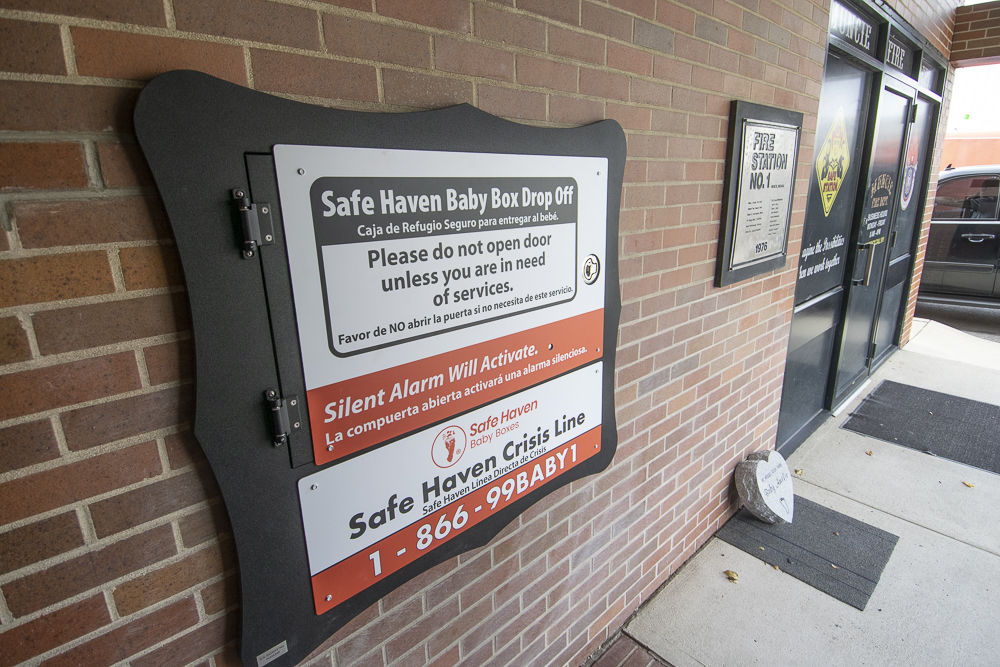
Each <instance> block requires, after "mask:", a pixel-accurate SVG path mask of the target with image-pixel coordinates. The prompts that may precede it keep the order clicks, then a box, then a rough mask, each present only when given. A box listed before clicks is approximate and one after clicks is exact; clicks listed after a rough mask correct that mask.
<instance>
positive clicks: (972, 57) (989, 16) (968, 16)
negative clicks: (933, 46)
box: [951, 2, 1000, 66]
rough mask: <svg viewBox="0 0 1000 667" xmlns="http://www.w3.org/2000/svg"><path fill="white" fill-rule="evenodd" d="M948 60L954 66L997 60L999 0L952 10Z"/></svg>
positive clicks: (999, 58)
mask: <svg viewBox="0 0 1000 667" xmlns="http://www.w3.org/2000/svg"><path fill="white" fill-rule="evenodd" d="M951 62H952V63H953V64H955V65H957V66H962V65H986V64H988V63H998V62H1000V2H983V3H980V4H978V5H967V6H965V7H959V8H958V9H957V10H956V12H955V37H954V41H953V42H952V47H951Z"/></svg>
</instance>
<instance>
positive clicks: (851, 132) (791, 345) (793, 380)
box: [777, 51, 872, 453]
mask: <svg viewBox="0 0 1000 667" xmlns="http://www.w3.org/2000/svg"><path fill="white" fill-rule="evenodd" d="M871 77H872V75H871V73H870V71H869V70H868V69H865V68H863V67H862V66H860V65H859V64H858V63H856V62H855V61H853V60H851V59H849V58H846V57H843V56H841V55H839V54H837V53H836V52H832V51H831V52H829V53H828V54H827V59H826V67H825V68H824V70H823V89H822V93H821V95H820V104H819V117H818V119H817V125H816V152H815V158H814V165H813V169H812V170H811V173H810V174H809V191H808V192H809V194H808V199H807V201H806V219H805V226H804V227H803V230H802V250H801V252H800V259H799V273H798V278H797V280H796V283H795V309H794V311H793V313H792V330H791V335H790V336H789V341H788V357H787V359H786V362H785V378H784V388H783V390H782V398H781V411H780V415H779V418H778V440H777V444H778V447H779V448H780V449H781V450H782V451H783V452H785V453H787V452H788V451H789V450H788V449H786V446H787V447H788V448H794V447H795V446H797V445H798V443H799V441H801V438H803V437H804V436H805V435H806V434H808V433H809V432H810V430H811V425H812V424H813V423H814V421H815V420H817V419H819V418H822V416H823V415H824V412H825V410H826V408H827V407H828V406H827V403H828V399H827V394H828V389H829V377H830V367H831V362H832V357H833V351H834V347H835V344H836V332H837V325H838V323H839V322H840V315H841V311H842V309H843V297H844V289H843V286H842V285H843V282H844V269H845V266H846V265H847V249H848V245H847V243H848V239H849V238H850V236H851V226H852V222H853V220H854V202H855V200H856V198H857V188H858V180H859V178H860V174H861V173H862V167H863V164H862V162H863V159H862V156H863V152H862V151H863V149H864V142H865V127H866V118H867V116H868V98H869V94H870V89H871V83H870V80H871Z"/></svg>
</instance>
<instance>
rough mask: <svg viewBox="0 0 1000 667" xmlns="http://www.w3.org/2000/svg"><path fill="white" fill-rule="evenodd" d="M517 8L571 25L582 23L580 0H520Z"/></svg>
mask: <svg viewBox="0 0 1000 667" xmlns="http://www.w3.org/2000/svg"><path fill="white" fill-rule="evenodd" d="M517 8H518V9H521V10H524V11H526V12H532V13H534V14H540V15H542V16H547V17H548V18H550V19H555V20H556V21H562V22H563V23H568V24H570V25H580V0H518V2H517Z"/></svg>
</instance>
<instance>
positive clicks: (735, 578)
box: [722, 570, 740, 584]
mask: <svg viewBox="0 0 1000 667" xmlns="http://www.w3.org/2000/svg"><path fill="white" fill-rule="evenodd" d="M722 574H724V575H726V579H729V581H731V582H733V583H734V584H735V583H736V582H737V581H739V579H740V575H738V574H736V573H735V572H733V571H732V570H726V571H725V572H723V573H722Z"/></svg>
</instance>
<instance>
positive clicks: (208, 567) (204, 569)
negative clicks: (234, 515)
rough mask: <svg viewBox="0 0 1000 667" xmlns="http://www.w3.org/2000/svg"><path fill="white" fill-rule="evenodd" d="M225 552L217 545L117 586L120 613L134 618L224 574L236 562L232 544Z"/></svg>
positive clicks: (116, 602)
mask: <svg viewBox="0 0 1000 667" xmlns="http://www.w3.org/2000/svg"><path fill="white" fill-rule="evenodd" d="M225 549H226V552H225V553H224V552H223V548H222V547H220V545H218V544H213V545H212V546H210V547H206V548H204V549H202V550H201V551H196V552H195V553H193V554H191V555H190V556H188V557H187V558H184V559H183V560H180V561H177V562H176V563H172V564H170V565H167V566H166V567H163V568H160V569H158V570H153V571H152V572H150V573H148V574H145V575H143V576H141V577H138V578H136V579H132V580H131V581H126V582H125V583H123V584H121V585H119V586H117V587H116V588H115V592H114V597H115V607H117V608H118V613H119V614H121V615H123V616H125V615H128V614H134V613H135V612H137V611H139V610H141V609H145V608H146V607H148V606H150V605H152V604H156V603H157V602H160V601H161V600H166V599H167V598H169V597H171V596H173V595H177V594H178V593H180V592H182V591H184V590H187V589H188V588H191V587H192V586H195V585H197V584H200V583H201V582H203V581H207V580H208V579H211V578H212V577H215V576H217V575H220V574H222V572H223V571H224V570H225V567H224V564H225V563H229V564H235V562H236V557H235V554H233V553H232V544H231V543H230V541H228V540H227V541H226V542H225Z"/></svg>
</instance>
